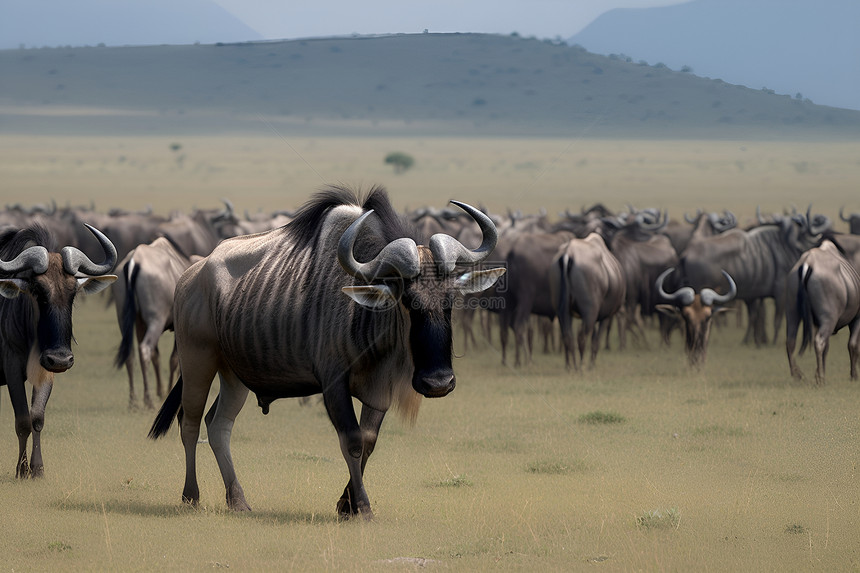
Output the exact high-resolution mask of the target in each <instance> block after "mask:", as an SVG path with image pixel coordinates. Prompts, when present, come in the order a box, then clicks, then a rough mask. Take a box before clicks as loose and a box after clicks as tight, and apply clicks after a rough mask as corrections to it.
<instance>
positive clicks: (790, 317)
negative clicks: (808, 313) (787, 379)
mask: <svg viewBox="0 0 860 573" xmlns="http://www.w3.org/2000/svg"><path fill="white" fill-rule="evenodd" d="M799 326H800V317H798V316H797V311H796V309H795V308H794V305H787V306H786V316H785V353H786V354H787V355H788V369H789V371H790V372H791V376H792V378H796V379H797V380H801V379H803V372H802V371H801V370H800V367H799V366H798V365H797V359H796V358H795V356H794V348H795V345H796V344H797V331H798V327H799ZM849 344H850V343H849Z"/></svg>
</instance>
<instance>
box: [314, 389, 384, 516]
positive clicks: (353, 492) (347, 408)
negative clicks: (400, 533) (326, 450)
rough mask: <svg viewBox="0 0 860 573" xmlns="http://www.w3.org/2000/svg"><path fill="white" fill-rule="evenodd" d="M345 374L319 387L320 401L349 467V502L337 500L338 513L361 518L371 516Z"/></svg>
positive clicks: (360, 441) (360, 445)
mask: <svg viewBox="0 0 860 573" xmlns="http://www.w3.org/2000/svg"><path fill="white" fill-rule="evenodd" d="M346 376H347V375H344V377H343V379H342V380H339V381H338V382H337V383H335V384H330V385H328V387H327V389H326V390H324V391H323V401H324V402H325V407H326V410H327V411H328V416H329V419H331V423H332V424H334V429H335V430H337V437H338V440H339V441H340V451H341V453H342V454H343V459H344V460H346V466H347V467H348V468H349V485H348V486H347V489H348V490H349V493H350V503H349V504H348V505H347V506H346V507H343V504H341V503H340V502H338V504H337V509H338V512H339V513H340V515H342V516H344V517H349V516H350V515H352V514H355V513H360V514H362V516H363V517H364V518H365V519H372V518H373V512H372V511H371V509H370V499H369V498H368V497H367V492H366V491H365V490H364V480H363V478H362V458H363V457H364V453H363V450H364V440H363V438H362V433H361V428H360V427H359V425H358V420H356V419H355V409H354V408H353V405H352V396H350V394H349V391H348V387H349V386H348V382H347V380H346Z"/></svg>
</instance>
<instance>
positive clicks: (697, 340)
mask: <svg viewBox="0 0 860 573" xmlns="http://www.w3.org/2000/svg"><path fill="white" fill-rule="evenodd" d="M674 270H675V269H674V268H671V269H666V270H665V271H663V273H661V274H660V276H659V277H657V283H656V285H655V288H656V290H657V293H658V294H659V295H660V296H661V297H662V298H663V299H664V300H667V301H669V302H671V303H672V304H659V305H657V310H659V311H660V312H664V313H666V314H668V315H669V316H675V317H679V318H680V319H681V320H682V321H683V322H684V330H685V333H686V334H685V345H684V347H685V350H686V352H687V359H688V360H689V362H690V366H692V367H694V368H701V367H702V366H704V365H705V358H706V357H707V354H708V339H709V338H710V335H711V319H712V318H713V317H715V316H716V315H717V314H719V313H720V312H723V311H725V310H726V308H725V307H724V306H722V305H724V304H726V303H728V302H729V301H731V300H732V299H733V298H735V296H736V295H737V294H738V287H737V285H735V281H734V280H732V277H731V275H729V273H727V272H726V271H722V273H723V276H724V277H725V278H726V280H727V281H728V283H729V292H727V293H726V294H719V293H717V291H715V290H713V289H710V288H703V289H701V290H700V291H699V292H696V291H695V290H694V289H693V288H692V287H688V286H685V287H681V288H679V289H678V290H676V291H675V292H673V293H667V292H666V291H665V290H664V288H663V282H664V281H665V280H666V277H668V276H669V275H670V274H672V272H674Z"/></svg>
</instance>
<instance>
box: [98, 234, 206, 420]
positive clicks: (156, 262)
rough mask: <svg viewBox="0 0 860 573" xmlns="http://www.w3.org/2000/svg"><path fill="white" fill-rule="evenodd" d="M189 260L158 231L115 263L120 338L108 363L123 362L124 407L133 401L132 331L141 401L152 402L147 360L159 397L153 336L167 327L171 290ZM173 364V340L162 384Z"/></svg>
mask: <svg viewBox="0 0 860 573" xmlns="http://www.w3.org/2000/svg"><path fill="white" fill-rule="evenodd" d="M192 258H197V259H199V257H193V256H192ZM191 262H192V261H191V260H190V259H188V258H187V257H186V256H185V255H183V254H182V253H180V252H179V251H178V250H177V249H176V247H174V246H173V244H172V243H171V242H170V241H169V240H168V239H166V238H164V237H159V238H157V239H155V240H154V241H152V242H151V243H149V244H148V245H138V247H137V248H136V249H134V250H132V251H131V252H130V253H129V254H128V255H126V257H125V258H124V259H123V260H122V261H120V263H119V265H118V268H119V269H120V279H119V280H118V281H116V282H115V283H114V284H113V286H112V287H111V288H112V289H113V298H114V302H115V303H116V318H117V322H118V323H119V328H120V332H121V333H122V341H121V342H120V345H119V350H118V351H117V354H116V359H115V361H114V363H115V364H116V367H117V368H121V367H122V366H123V365H125V367H126V371H127V373H128V407H129V408H133V407H134V406H135V401H136V398H135V394H134V374H133V371H134V359H133V358H132V352H131V350H132V345H133V343H134V335H135V332H136V333H137V350H138V356H139V358H140V370H141V377H142V378H143V404H144V406H145V407H146V408H152V407H153V406H152V399H151V398H150V395H149V377H148V375H147V370H148V366H149V363H150V362H152V367H153V369H154V370H155V384H156V392H157V394H158V397H159V398H163V397H164V389H163V385H162V383H161V361H160V356H159V352H158V339H159V338H161V334H162V333H163V332H164V331H165V330H173V291H174V290H175V289H176V283H177V282H178V281H179V277H180V276H182V273H184V272H185V269H187V268H188V267H190V266H191ZM178 365H179V363H178V357H177V356H176V353H175V345H174V352H173V353H171V355H170V369H169V373H168V382H167V389H168V390H169V389H170V386H171V385H172V384H173V373H174V372H175V371H176V368H177V367H178Z"/></svg>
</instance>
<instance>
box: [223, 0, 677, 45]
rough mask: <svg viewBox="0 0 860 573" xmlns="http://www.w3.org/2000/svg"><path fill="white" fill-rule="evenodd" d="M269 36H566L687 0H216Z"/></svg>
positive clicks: (268, 37)
mask: <svg viewBox="0 0 860 573" xmlns="http://www.w3.org/2000/svg"><path fill="white" fill-rule="evenodd" d="M215 1H216V2H217V3H218V4H220V5H221V6H223V7H224V8H226V9H227V10H229V11H230V12H232V13H233V14H234V15H235V16H237V17H238V18H240V19H241V20H242V21H243V22H245V24H247V25H248V26H250V27H251V28H254V29H255V30H256V31H257V32H259V33H260V34H262V35H263V36H264V37H265V38H267V39H277V38H302V37H308V36H332V35H348V34H353V33H357V34H387V33H400V32H403V33H417V32H421V31H422V30H424V29H427V30H429V31H431V32H488V33H500V34H508V33H510V32H517V33H519V34H520V35H522V36H537V37H538V38H555V37H556V36H561V37H562V38H567V37H569V36H572V35H573V34H575V33H577V32H579V31H580V30H581V29H582V28H583V27H584V26H586V25H588V24H589V23H590V22H591V21H592V20H594V19H595V18H597V17H598V16H599V15H600V14H602V13H603V12H606V11H607V10H611V9H613V8H645V7H649V6H668V5H671V4H681V3H683V2H685V1H687V0H662V1H661V0H490V1H487V0H432V1H426V0H417V1H412V0H365V1H363V2H361V1H356V0H317V1H314V2H293V1H290V2H285V1H284V0H215Z"/></svg>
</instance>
